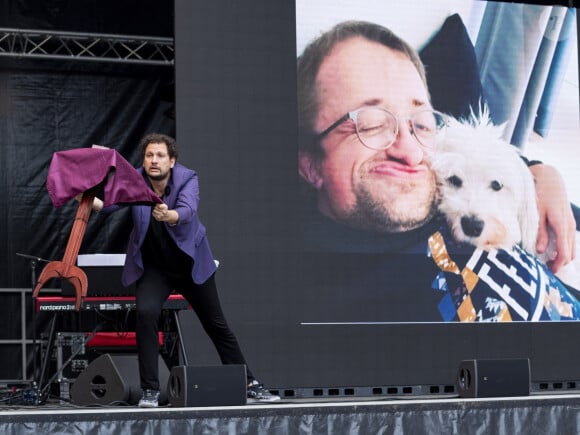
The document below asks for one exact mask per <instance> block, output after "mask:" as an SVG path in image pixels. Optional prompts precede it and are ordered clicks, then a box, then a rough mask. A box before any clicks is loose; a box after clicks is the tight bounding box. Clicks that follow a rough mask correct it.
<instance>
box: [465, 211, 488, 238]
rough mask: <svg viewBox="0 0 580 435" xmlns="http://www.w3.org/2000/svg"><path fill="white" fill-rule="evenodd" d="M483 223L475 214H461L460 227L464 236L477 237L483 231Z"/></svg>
mask: <svg viewBox="0 0 580 435" xmlns="http://www.w3.org/2000/svg"><path fill="white" fill-rule="evenodd" d="M484 226H485V223H484V222H483V221H482V220H481V219H479V218H477V217H476V216H463V217H462V218H461V228H462V229H463V232H464V233H465V235H466V236H469V237H479V236H481V232H482V231H483V227H484Z"/></svg>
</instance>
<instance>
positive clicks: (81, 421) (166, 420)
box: [0, 394, 580, 434]
mask: <svg viewBox="0 0 580 435" xmlns="http://www.w3.org/2000/svg"><path fill="white" fill-rule="evenodd" d="M579 417H580V395H578V394H549V395H531V396H525V397H507V398H506V397H503V398H485V399H484V398H480V399H464V398H457V397H455V398H438V399H434V398H429V399H420V398H413V399H408V398H404V399H395V400H377V399H376V398H369V399H366V398H361V399H357V400H354V401H353V400H351V401H346V400H342V399H339V400H332V401H329V400H326V399H321V400H311V399H300V400H291V401H290V400H282V401H280V402H275V403H271V404H262V403H260V404H248V405H246V406H231V407H204V408H174V407H170V406H166V407H160V408H156V409H140V408H137V407H127V406H124V407H98V408H88V407H75V406H71V405H61V404H58V403H55V404H51V403H46V404H44V405H39V406H4V407H2V408H1V409H0V433H10V434H32V433H34V434H36V433H72V432H71V430H72V428H74V431H73V432H75V433H103V434H104V433H107V434H111V433H139V434H150V433H151V434H152V433H196V434H197V433H200V434H201V433H212V434H213V433H236V434H238V433H243V434H246V433H247V434H321V433H333V434H335V433H345V434H347V433H348V434H373V433H382V434H391V433H392V434H399V433H401V434H402V433H412V434H434V433H449V434H452V433H453V434H455V433H459V434H463V433H476V432H477V433H495V434H504V433H505V434H514V433H529V434H573V433H579V430H580V427H579V422H580V419H579Z"/></svg>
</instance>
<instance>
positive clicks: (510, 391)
mask: <svg viewBox="0 0 580 435" xmlns="http://www.w3.org/2000/svg"><path fill="white" fill-rule="evenodd" d="M455 386H456V387H457V391H458V393H459V396H461V397H505V396H528V395H529V394H530V360H529V359H527V358H522V359H471V360H465V361H461V363H460V364H459V369H458V370H457V379H456V381H455Z"/></svg>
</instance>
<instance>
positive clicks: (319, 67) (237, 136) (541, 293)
mask: <svg viewBox="0 0 580 435" xmlns="http://www.w3.org/2000/svg"><path fill="white" fill-rule="evenodd" d="M230 6H232V5H230ZM202 16H203V17H204V18H203V19H201V17H202ZM347 22H348V23H347ZM341 23H342V24H341ZM385 29H388V30H385ZM328 32H331V33H328ZM360 34H362V35H363V36H360ZM323 35H325V36H323ZM321 36H323V39H317V38H320V37H321ZM369 39H371V40H372V42H369ZM317 40H318V41H319V42H315V41H317ZM353 40H354V42H355V44H352V45H348V44H346V43H345V41H353ZM385 41H387V42H385ZM334 44H336V45H334ZM385 44H386V45H387V46H386V45H385ZM389 44H395V47H394V48H393V47H392V46H391V47H388V45H389ZM330 58H332V59H331V61H330V60H328V59H330ZM577 69H578V60H577V37H576V14H575V10H574V9H569V8H564V7H548V6H533V5H525V4H512V3H509V4H508V3H500V2H482V1H473V2H471V1H468V2H465V1H444V0H441V1H433V2H427V3H426V2H405V3H401V2H396V1H378V0H377V1H369V0H367V1H360V2H342V1H339V2H336V1H334V2H330V1H328V0H304V1H303V0H298V1H297V2H296V3H295V8H294V9H293V8H291V7H290V6H287V7H280V5H276V6H274V5H271V4H270V3H269V2H251V4H247V5H245V6H244V7H241V6H239V5H237V4H235V7H233V6H232V8H229V9H224V8H220V7H218V6H215V7H214V6H210V5H205V6H201V5H192V4H189V2H185V1H177V2H176V83H177V88H176V101H177V112H176V113H177V136H178V137H177V139H178V143H180V144H181V147H182V151H181V157H180V158H181V160H182V161H183V162H184V163H186V164H187V165H189V166H192V167H194V168H195V169H196V170H197V172H198V174H199V175H200V187H201V203H200V214H201V215H202V218H203V219H204V221H205V222H206V226H207V228H208V237H209V240H210V243H211V244H212V249H213V251H214V254H215V255H216V257H218V258H219V259H220V269H219V270H218V275H217V280H218V286H219V288H220V293H221V294H222V299H223V302H224V306H225V307H226V311H227V313H228V314H230V317H229V318H230V319H231V323H232V324H233V326H234V329H235V330H236V331H237V334H238V338H239V339H240V341H241V343H242V346H243V348H244V349H246V350H245V352H246V353H247V358H248V360H249V363H250V365H251V366H252V368H253V370H254V372H258V373H261V374H262V375H259V376H260V377H262V378H264V379H265V381H266V382H267V384H269V385H271V386H273V387H276V388H280V389H288V390H292V391H295V390H294V389H305V391H312V390H308V389H309V388H313V389H316V388H322V390H320V391H326V390H324V388H325V387H328V388H334V387H368V386H370V387H373V386H377V387H378V389H377V391H394V392H395V393H397V394H398V393H401V392H402V391H409V390H404V389H399V386H410V388H411V390H410V391H412V392H415V390H414V388H415V387H417V386H419V387H421V388H419V390H418V391H419V392H425V391H428V392H436V393H438V392H444V391H447V392H449V391H450V390H449V389H448V388H447V387H445V386H448V385H450V384H453V381H454V377H455V371H456V368H457V365H458V363H459V362H460V361H461V360H463V359H473V358H521V357H524V358H530V360H531V366H532V378H533V379H534V381H537V382H540V381H552V380H562V379H566V380H570V379H580V370H578V369H577V368H576V366H577V364H575V363H574V361H577V359H578V355H576V352H574V351H573V350H572V349H571V348H570V347H569V346H568V345H567V343H568V341H569V340H568V337H570V336H572V335H573V334H575V333H576V332H578V329H579V324H578V323H576V322H574V320H577V319H578V318H580V304H579V302H578V299H577V292H576V290H575V286H577V284H576V282H575V281H573V280H574V278H575V276H574V274H571V275H570V276H569V277H567V279H569V281H568V285H564V284H562V283H561V282H560V281H559V280H558V279H557V278H556V277H555V276H554V275H553V274H552V273H551V272H550V270H549V267H547V266H543V265H542V263H539V262H538V261H536V259H535V257H533V256H531V255H528V254H527V253H526V252H524V251H523V250H520V249H519V248H514V249H513V250H511V249H504V250H493V249H492V250H481V249H474V248H473V247H471V246H470V245H469V244H467V245H465V246H464V245H460V244H458V243H455V241H454V237H453V234H452V232H450V231H448V232H446V231H445V230H444V229H442V228H444V227H445V225H446V223H447V220H446V219H442V220H439V218H438V216H439V215H438V210H439V209H438V204H439V202H438V201H439V198H440V196H439V194H440V191H439V190H438V189H439V188H440V184H441V183H440V180H438V179H437V178H436V177H435V175H434V174H433V172H432V171H431V164H432V159H435V158H436V156H435V154H436V153H437V150H438V148H437V147H435V146H431V147H430V146H429V144H430V142H429V141H430V140H431V139H432V136H431V134H432V133H430V131H431V130H433V129H438V128H439V125H440V124H441V125H444V126H445V131H443V132H442V133H444V135H443V138H442V139H438V141H439V140H443V141H445V140H446V138H448V137H453V135H452V134H450V133H449V129H450V128H451V127H450V126H451V125H453V122H452V120H451V118H458V119H462V118H463V119H464V118H469V117H470V116H471V113H472V111H473V112H477V113H480V112H483V111H486V112H488V113H489V118H490V120H491V121H492V122H493V123H494V124H497V125H500V126H501V131H500V130H497V131H498V134H497V137H498V140H501V141H503V142H506V146H507V143H510V144H511V145H509V146H510V147H512V148H514V149H518V150H519V152H521V154H522V156H523V157H524V158H525V159H527V162H528V163H530V162H531V164H532V166H531V167H530V169H528V168H526V164H525V163H523V162H524V159H523V158H520V157H517V161H518V162H519V163H521V165H523V169H524V170H525V171H528V172H530V173H532V171H533V170H535V169H532V168H533V166H537V165H534V163H535V162H534V161H538V160H539V161H543V162H544V163H547V164H550V165H551V166H553V167H555V168H556V169H557V173H558V174H559V175H558V177H557V178H554V183H555V182H556V181H558V180H563V181H562V185H563V186H564V188H565V190H567V193H568V196H569V198H568V199H566V200H565V201H566V203H567V204H568V203H569V202H576V203H578V202H580V195H579V193H578V192H577V191H576V190H575V188H576V186H577V185H578V182H577V179H576V178H575V177H577V175H576V170H575V167H574V165H575V163H576V162H578V161H579V160H578V158H579V157H580V151H579V146H580V145H579V144H578V137H580V135H579V134H578V133H579V130H580V127H579V116H578V110H579V104H578V95H579V94H578V73H577ZM353 83H354V84H355V85H356V86H358V87H355V85H353ZM483 107H485V109H483ZM369 125H370V127H369ZM377 125H379V126H380V128H383V129H386V130H383V131H382V132H381V133H379V135H380V139H381V140H378V141H377V140H376V138H375V137H373V134H374V133H373V131H372V129H373V128H375V129H377V128H379V127H377ZM494 132H495V130H494ZM451 133H453V131H451ZM433 134H434V133H433ZM389 135H390V136H389ZM401 137H403V139H404V140H402V139H401ZM470 140H471V139H470V137H469V136H466V140H465V142H468V141H470ZM426 149H428V150H429V152H427V151H426ZM479 152H480V154H481V151H479ZM482 155H483V154H482ZM468 156H469V153H468ZM413 159H415V163H414V164H415V165H416V166H417V167H416V168H414V169H409V168H410V167H411V166H410V161H411V160H413ZM477 159H478V157H477V155H476V153H475V152H474V153H473V159H471V161H470V162H469V163H470V164H473V163H474V162H473V161H474V160H475V161H478V160H477ZM467 160H470V159H467ZM496 160H497V159H496ZM504 160H507V159H504ZM500 163H501V164H499V163H498V168H499V171H498V174H497V176H496V177H493V178H492V179H491V181H490V182H489V183H488V184H487V187H488V188H489V189H490V190H492V191H494V193H495V192H496V191H503V192H505V191H508V190H509V189H508V187H511V185H510V184H509V182H508V180H507V179H505V178H502V177H505V175H506V173H507V172H506V170H505V169H504V168H505V166H503V162H500ZM482 164H483V162H482ZM516 165H517V164H516ZM476 166H477V165H476ZM520 169H521V168H520ZM479 170H480V169H477V171H479ZM403 172H404V173H405V177H403V180H404V181H393V180H394V178H392V177H391V178H389V177H390V175H392V174H393V173H398V174H399V175H400V174H401V173H403ZM473 172H474V171H469V172H468V175H474V173H473ZM481 172H482V173H483V172H484V171H483V170H481ZM528 175H530V174H528ZM447 178H448V179H449V182H451V183H454V184H458V182H457V180H456V179H455V178H453V177H451V176H449V177H447ZM476 178H477V177H476ZM385 180H386V181H385ZM459 184H460V183H459ZM548 184H549V185H550V183H548ZM377 185H380V187H377ZM504 187H505V188H504ZM551 187H553V188H556V187H557V185H556V184H553V185H551ZM563 190H564V189H561V190H557V191H560V192H561V191H563ZM511 194H513V195H515V196H513V198H516V197H518V196H521V195H519V194H518V193H513V192H512V193H511ZM542 199H543V198H540V201H542ZM550 199H553V198H550ZM486 201H487V200H485V199H484V200H482V202H481V203H480V204H479V210H480V211H481V214H482V216H483V215H485V217H486V218H488V216H489V214H490V213H488V212H490V211H491V210H490V209H491V207H490V206H489V205H490V204H491V202H490V203H486ZM490 201H491V200H490ZM514 201H515V200H514ZM562 203H564V200H562V201H561V202H560V204H562ZM486 204H487V205H486ZM552 204H553V203H552ZM570 210H571V207H567V209H566V213H568V214H570V215H571V213H572V212H571V211H570ZM496 214H497V213H496ZM504 214H505V215H506V216H507V215H508V214H509V213H508V210H507V209H506V210H505V213H504ZM567 216H568V215H567ZM503 217H504V216H503V214H502V215H501V216H493V217H491V218H489V219H491V220H497V221H501V220H502V218H503ZM507 219H508V218H506V220H507ZM504 226H505V225H504ZM476 230H477V229H476ZM518 231H521V228H519V230H518ZM434 235H435V238H434ZM439 236H440V237H441V238H438V237H439ZM442 246H443V249H442V248H441V247H442ZM570 249H571V250H572V249H573V248H572V247H570ZM202 335H203V334H201V333H200V334H199V336H198V337H196V348H195V349H196V351H197V353H196V356H195V358H198V361H201V362H210V361H212V358H214V356H212V351H211V346H208V347H207V348H205V347H203V346H201V345H200V343H202V342H203V338H202ZM194 353H195V352H194ZM554 361H558V363H557V364H555V363H554ZM383 386H395V388H394V390H388V388H386V389H383V388H382V387H383ZM425 386H427V388H426V389H424V388H422V387H425ZM441 386H443V387H441ZM337 391H341V390H340V389H339V390H337ZM451 391H452V390H451Z"/></svg>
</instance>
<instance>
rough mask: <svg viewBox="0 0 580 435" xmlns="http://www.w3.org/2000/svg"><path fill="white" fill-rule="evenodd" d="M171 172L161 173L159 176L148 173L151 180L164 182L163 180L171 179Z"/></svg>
mask: <svg viewBox="0 0 580 435" xmlns="http://www.w3.org/2000/svg"><path fill="white" fill-rule="evenodd" d="M169 172H170V171H167V172H160V173H159V174H150V173H147V176H148V177H149V179H151V180H154V181H163V180H165V179H166V178H168V177H169Z"/></svg>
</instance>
